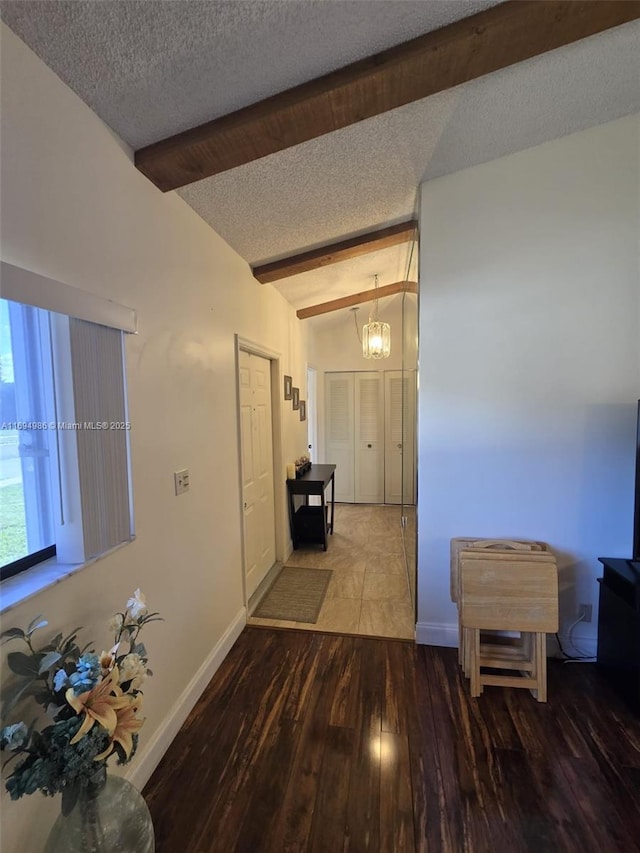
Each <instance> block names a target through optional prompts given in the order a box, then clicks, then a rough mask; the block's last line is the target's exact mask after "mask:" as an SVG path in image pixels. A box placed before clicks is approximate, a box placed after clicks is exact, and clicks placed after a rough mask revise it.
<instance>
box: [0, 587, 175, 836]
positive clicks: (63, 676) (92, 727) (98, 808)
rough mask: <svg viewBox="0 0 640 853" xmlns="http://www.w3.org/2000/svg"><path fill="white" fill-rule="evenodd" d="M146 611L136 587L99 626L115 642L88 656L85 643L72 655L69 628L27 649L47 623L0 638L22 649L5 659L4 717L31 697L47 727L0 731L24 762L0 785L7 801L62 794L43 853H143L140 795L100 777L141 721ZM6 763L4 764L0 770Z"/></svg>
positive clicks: (129, 746)
mask: <svg viewBox="0 0 640 853" xmlns="http://www.w3.org/2000/svg"><path fill="white" fill-rule="evenodd" d="M160 619H161V617H160V616H159V615H158V613H149V612H148V610H147V606H146V602H145V598H144V596H143V595H142V593H141V592H140V590H139V589H137V590H136V591H135V593H134V594H133V596H132V597H131V598H130V599H129V600H128V601H127V606H126V608H125V610H124V612H122V613H116V614H115V615H114V616H113V618H112V619H111V620H110V622H109V627H110V628H111V629H112V630H113V632H114V635H115V642H114V645H113V647H112V648H111V649H110V650H109V651H103V652H102V653H101V654H100V655H97V654H96V652H95V650H94V649H93V648H91V646H92V645H93V644H92V643H89V644H87V645H86V646H85V647H84V648H83V649H80V647H79V646H78V644H77V642H76V637H77V632H78V631H79V630H80V629H79V628H75V629H74V630H73V631H72V632H71V633H70V634H69V635H68V636H66V637H65V636H64V635H63V634H61V633H60V634H58V635H57V636H56V637H54V638H53V639H51V640H50V641H49V642H48V643H46V644H45V645H42V646H40V648H36V647H35V644H34V641H33V637H34V634H35V632H36V631H38V630H39V629H41V628H44V627H45V626H46V625H47V624H48V623H47V621H46V620H45V619H44V618H43V617H42V616H37V617H36V618H35V619H34V620H33V621H32V622H31V624H30V625H29V626H28V627H27V629H26V630H22V628H9V630H7V631H3V633H2V634H1V635H0V636H2V638H3V641H5V642H6V641H10V640H11V641H13V640H19V641H21V642H23V643H25V644H26V646H27V651H26V652H24V651H14V652H11V653H10V654H9V655H8V656H7V663H8V665H9V668H10V669H11V671H12V672H13V673H15V674H16V675H17V676H19V680H18V681H17V682H16V683H12V684H10V685H9V687H8V688H7V689H6V690H5V691H4V695H3V723H4V722H5V721H6V720H5V717H6V715H8V714H10V713H11V712H12V710H13V709H14V708H15V707H16V706H17V705H18V703H20V702H21V701H22V700H24V699H25V698H26V697H32V698H33V699H34V700H35V701H36V702H37V703H38V704H39V705H42V707H43V708H45V710H46V713H47V716H48V717H49V718H50V719H51V720H53V722H52V723H50V724H49V725H47V726H45V727H44V728H42V729H40V730H39V731H36V728H35V725H36V720H33V721H31V722H30V723H29V724H28V725H27V724H26V723H25V722H23V721H20V722H14V723H12V724H11V725H5V726H4V728H2V730H1V731H0V748H2V749H3V750H9V751H11V752H13V753H14V754H13V755H12V756H11V758H10V759H9V761H12V760H13V759H14V758H16V757H17V756H24V757H23V758H22V761H20V763H19V764H17V765H16V766H15V767H14V769H13V772H12V773H11V775H10V776H9V778H8V779H7V782H6V787H7V790H8V791H9V793H10V795H11V799H12V800H17V799H19V798H20V797H22V796H23V795H24V794H33V793H34V791H37V790H40V791H42V792H43V793H44V794H47V795H49V796H53V795H54V794H57V793H62V813H61V814H60V816H59V817H58V820H57V821H56V823H55V824H54V826H53V829H52V830H51V833H50V835H49V839H48V841H47V845H46V847H45V853H63V851H64V853H106V851H109V853H112V852H113V851H122V853H153V850H154V849H155V844H154V835H153V824H152V823H151V816H150V814H149V810H148V809H147V806H146V803H145V802H144V800H143V798H142V796H141V795H140V794H139V793H138V791H136V789H135V788H134V787H133V785H131V783H130V782H128V781H127V780H126V779H123V778H120V777H117V776H107V761H108V759H109V758H110V757H111V756H113V755H115V756H116V758H117V763H118V764H126V763H127V762H129V761H130V760H131V759H132V758H133V756H134V754H135V751H136V747H137V744H138V731H139V730H140V728H141V726H142V724H143V723H144V720H143V719H142V718H141V717H139V716H138V713H139V711H140V708H141V706H142V690H141V686H142V684H143V682H144V680H145V678H146V677H147V676H149V675H151V674H152V673H151V670H149V669H148V668H147V661H148V658H147V651H146V649H145V647H144V645H143V644H142V643H141V642H140V640H139V634H140V631H141V630H142V628H143V627H144V626H145V625H147V624H148V623H149V622H156V621H160ZM8 763H9V762H6V764H8Z"/></svg>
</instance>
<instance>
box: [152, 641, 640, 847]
mask: <svg viewBox="0 0 640 853" xmlns="http://www.w3.org/2000/svg"><path fill="white" fill-rule="evenodd" d="M144 794H145V797H146V800H147V803H148V804H149V808H150V809H151V814H152V816H153V821H154V824H155V828H156V843H157V848H156V849H157V851H158V853H231V851H238V853H285V851H291V853H295V852H296V851H313V853H334V851H347V850H348V851H358V853H360V851H384V853H404V851H421V852H422V851H433V853H437V851H453V853H461V851H478V852H479V853H485V851H487V853H489V851H496V853H503V851H504V853H518V851H532V853H543V851H563V853H564V851H580V853H585V851H599V853H618V851H619V853H632V851H640V720H638V719H637V718H634V717H633V716H632V715H631V713H630V712H629V711H627V710H626V708H625V706H624V705H623V704H622V703H621V702H620V701H619V700H618V699H617V698H616V696H615V695H614V694H612V693H611V692H610V691H609V688H608V687H607V685H606V684H605V683H604V682H603V681H602V680H601V678H600V676H599V674H598V672H597V670H596V668H595V666H593V665H591V664H562V663H561V662H559V661H557V662H556V661H550V662H549V702H548V704H546V705H545V704H539V703H538V702H536V701H535V700H534V699H533V697H532V696H531V694H530V693H529V692H528V691H525V690H514V689H504V688H485V693H484V694H483V696H482V697H480V699H477V700H474V699H471V698H470V696H469V689H468V684H467V683H466V682H465V680H464V678H463V677H462V676H461V674H460V670H459V668H458V665H457V658H456V651H455V650H453V649H441V648H432V647H427V646H414V645H413V644H411V643H405V642H401V641H392V640H374V639H368V638H364V637H348V636H339V635H329V634H313V633H308V632H297V631H282V630H271V629H261V628H247V629H245V631H244V632H243V633H242V635H241V636H240V638H239V639H238V641H237V643H236V645H235V646H234V648H233V649H232V651H231V652H230V654H229V656H228V657H227V659H226V660H225V662H224V663H223V665H222V666H221V668H220V669H219V670H218V672H217V673H216V675H215V677H214V678H213V680H212V681H211V683H210V685H209V686H208V688H207V690H206V691H205V693H204V694H203V696H202V697H201V699H200V701H199V702H198V704H197V706H196V707H195V709H194V711H193V712H192V714H191V715H190V717H189V719H188V720H187V722H186V723H185V725H184V726H183V728H182V729H181V731H180V733H179V734H178V736H177V737H176V738H175V740H174V742H173V744H172V745H171V747H170V748H169V750H168V752H167V753H166V755H165V757H164V758H163V760H162V762H161V764H160V765H159V766H158V768H157V770H156V772H155V773H154V775H153V777H152V778H151V780H150V781H149V783H148V785H147V786H146V788H145V791H144Z"/></svg>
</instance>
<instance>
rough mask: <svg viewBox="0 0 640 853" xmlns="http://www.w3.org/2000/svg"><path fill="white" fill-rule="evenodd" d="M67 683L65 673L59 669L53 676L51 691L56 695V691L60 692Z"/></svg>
mask: <svg viewBox="0 0 640 853" xmlns="http://www.w3.org/2000/svg"><path fill="white" fill-rule="evenodd" d="M68 681H69V679H68V678H67V673H66V672H65V671H64V669H59V670H58V671H57V672H56V674H55V675H54V676H53V689H54V690H55V692H56V693H58V691H60V690H62V688H63V687H66V685H67V683H68Z"/></svg>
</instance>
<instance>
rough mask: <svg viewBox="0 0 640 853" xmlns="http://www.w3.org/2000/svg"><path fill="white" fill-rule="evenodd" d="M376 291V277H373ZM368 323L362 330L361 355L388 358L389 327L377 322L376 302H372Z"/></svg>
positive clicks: (389, 352) (389, 344)
mask: <svg viewBox="0 0 640 853" xmlns="http://www.w3.org/2000/svg"><path fill="white" fill-rule="evenodd" d="M375 289H376V290H377V289H378V276H376V277H375ZM372 304H373V307H372V308H371V310H370V311H369V322H368V323H367V324H366V325H365V326H363V328H362V355H363V356H364V357H365V358H389V356H390V355H391V326H390V325H389V324H388V323H381V322H380V320H378V300H377V299H375V300H374V301H373V303H372Z"/></svg>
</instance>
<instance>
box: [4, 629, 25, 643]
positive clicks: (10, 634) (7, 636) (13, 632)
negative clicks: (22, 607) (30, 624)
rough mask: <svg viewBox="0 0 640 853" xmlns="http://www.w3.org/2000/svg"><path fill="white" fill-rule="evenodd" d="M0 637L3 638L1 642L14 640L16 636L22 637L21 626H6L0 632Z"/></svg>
mask: <svg viewBox="0 0 640 853" xmlns="http://www.w3.org/2000/svg"><path fill="white" fill-rule="evenodd" d="M0 637H3V638H4V640H3V642H8V641H9V640H15V638H16V637H24V631H23V630H22V628H8V629H7V630H6V631H3V632H2V633H1V634H0Z"/></svg>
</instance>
